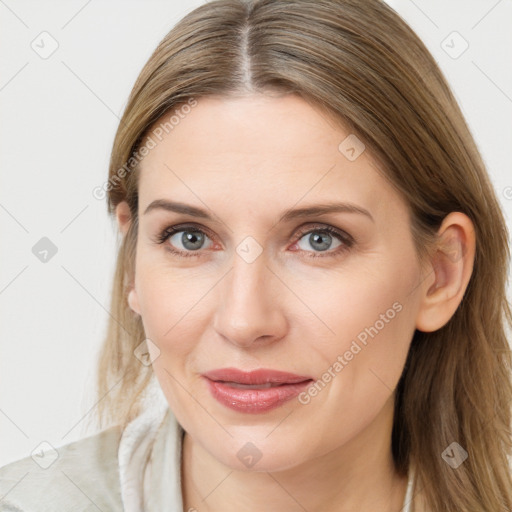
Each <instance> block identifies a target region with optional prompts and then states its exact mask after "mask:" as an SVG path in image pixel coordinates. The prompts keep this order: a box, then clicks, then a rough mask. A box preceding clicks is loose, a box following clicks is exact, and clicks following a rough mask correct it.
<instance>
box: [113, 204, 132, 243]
mask: <svg viewBox="0 0 512 512" xmlns="http://www.w3.org/2000/svg"><path fill="white" fill-rule="evenodd" d="M116 218H117V225H118V226H119V230H120V231H121V233H122V234H123V235H126V233H127V231H128V229H129V227H130V224H131V219H132V217H131V212H130V207H129V205H128V203H127V202H126V201H121V202H120V203H119V204H118V205H117V206H116Z"/></svg>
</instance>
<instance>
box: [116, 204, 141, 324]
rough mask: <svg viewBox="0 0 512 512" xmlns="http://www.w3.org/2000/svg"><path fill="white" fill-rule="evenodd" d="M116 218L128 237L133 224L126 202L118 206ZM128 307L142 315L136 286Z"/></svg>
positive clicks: (129, 297) (124, 234)
mask: <svg viewBox="0 0 512 512" xmlns="http://www.w3.org/2000/svg"><path fill="white" fill-rule="evenodd" d="M116 218H117V224H118V226H119V230H120V231H121V233H122V234H123V236H126V233H127V232H128V229H129V228H130V225H131V222H132V216H131V212H130V207H129V205H128V203H127V202H126V201H121V202H120V203H119V204H118V205H117V206H116ZM128 305H129V306H130V309H131V310H132V311H133V312H134V313H137V314H138V315H140V306H139V299H138V297H137V292H136V290H135V286H134V287H133V288H132V289H131V290H130V292H129V293H128Z"/></svg>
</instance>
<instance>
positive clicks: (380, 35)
mask: <svg viewBox="0 0 512 512" xmlns="http://www.w3.org/2000/svg"><path fill="white" fill-rule="evenodd" d="M271 90H273V91H280V92H282V93H285V94H286V93H296V94H299V95H300V96H301V97H303V98H304V99H305V100H306V101H308V102H311V103H312V104H314V105H315V106H316V107H318V108H320V109H322V110H323V111H325V112H326V113H328V114H329V115H331V116H332V117H333V118H334V119H337V120H339V121H340V122H342V123H343V126H345V127H347V126H348V127H349V128H350V130H351V133H354V134H356V135H357V137H359V138H360V139H361V140H362V141H363V142H364V144H365V145H366V147H367V149H368V150H369V151H370V152H371V154H372V156H373V157H374V159H375V161H376V162H378V163H379V164H380V166H381V167H382V169H383V170H384V173H385V175H386V177H387V179H388V180H389V182H390V183H391V184H392V185H393V186H394V187H395V188H396V190H397V191H398V192H399V193H400V194H401V195H402V196H403V197H404V199H405V200H406V201H407V203H408V205H409V208H410V212H411V218H412V225H411V232H412V236H413V239H414V242H415V246H416V249H417V251H418V255H419V256H420V257H421V258H422V259H424V258H426V257H428V255H429V254H430V252H429V251H430V249H431V247H432V243H433V241H434V240H435V235H436V231H437V228H438V227H439V226H440V224H441V222H442V220H443V218H444V217H445V216H446V215H447V214H448V213H450V212H452V211H460V212H463V213H465V214H466V215H468V216H469V218H470V219H471V220H472V222H473V224H474V227H475V234H476V256H475V261H474V268H473V274H472V277H471V279H470V282H469V285H468V288H467V290H466V293H465V295H464V297H463V300H462V302H461V304H460V306H459V308H458V309H457V311H456V312H455V314H454V315H453V317H452V318H451V319H450V321H449V322H448V323H447V324H446V325H445V326H444V327H442V328H441V329H439V330H438V331H436V332H432V333H423V332H419V331H416V332H415V334H414V336H413V339H412V342H411V346H410V351H409V354H408V358H407V361H406V364H405V367H404V371H403V375H402V377H401V379H400V381H399V384H398V387H397V389H396V402H395V417H394V425H393V433H392V451H393V457H394V461H395V465H396V469H397V471H398V472H399V473H400V474H403V475H405V474H407V472H408V470H409V467H410V464H411V463H414V466H415V468H416V475H417V479H418V480H417V481H418V482H419V485H420V486H421V488H422V489H423V493H424V495H425V496H426V498H427V501H428V505H429V507H430V508H431V509H432V510H435V511H438V512H443V511H446V512H448V511H450V512H453V511H455V510H456V511H479V512H481V511H488V512H498V511H510V510H511V509H512V481H511V475H510V466H509V460H508V457H509V456H510V455H511V444H512V434H511V409H510V408H511V402H512V382H511V367H512V358H511V351H510V346H509V344H508V341H507V337H506V333H505V329H506V328H507V327H509V326H510V325H511V320H512V318H511V311H510V308H509V304H508V302H507V299H506V279H507V272H508V260H509V248H508V241H507V229H506V224H505V221H504V218H503V214H502V212H501V211H500V207H499V203H498V201H497V199H496V196H495V193H494V191H493V188H492V185H491V183H490V180H489V178H488V175H487V172H486V170H485V166H484V163H483V161H482V158H481V156H480V154H479V152H478V150H477V147H476V145H475V142H474V140H473V138H472V136H471V134H470V131H469V129H468V127H467V125H466V122H465V120H464V117H463V115H462V113H461V111H460V109H459V106H458V105H457V102H456V100H455V99H454V97H453V95H452V93H451V91H450V88H449V86H448V84H447V82H446V80H445V78H444V77H443V74H442V72H441V71H440V70H439V68H438V66H437V65H436V62H435V60H434V59H433V58H432V56H431V55H430V53H429V52H428V50H427V49H426V47H425V46H424V44H423V43H422V42H421V40H420V39H419V38H418V37H417V35H416V34H415V33H414V32H413V31H412V30H411V29H410V28H409V26H408V25H407V24H406V23H405V22H404V21H403V20H402V19H401V18H400V17H399V16H398V15H397V14H396V13H395V12H394V11H393V10H392V9H391V8H390V7H389V6H387V5H386V4H385V3H383V2H382V1H380V0H364V1H362V0H261V1H258V0H254V1H243V0H217V1H212V2H209V3H206V4H205V5H202V6H201V7H199V8H197V9H195V10H194V11H192V12H191V13H189V14H188V15H186V16H185V17H184V18H183V19H182V20H181V21H180V22H179V23H178V24H177V25H176V26H175V27H174V28H173V29H172V30H171V31H170V32H169V33H168V34H167V35H166V36H165V38H164V39H163V40H162V41H161V43H160V44H159V46H158V47H157V48H156V50H155V51H154V53H153V54H152V56H151V57H150V59H149V61H148V62H147V64H146V65H145V66H144V68H143V69H142V71H141V73H140V75H139V77H138V79H137V81H136V83H135V85H134V87H133V90H132V92H131V95H130V97H129V100H128V104H127V106H126V109H125V112H124V114H123V117H122V119H121V122H120V125H119V128H118V131H117V134H116V137H115V141H114V145H113V149H112V155H111V161H110V170H109V181H108V186H107V187H105V190H106V191H107V192H108V211H109V213H110V214H112V215H113V214H114V211H115V207H116V206H117V205H118V204H119V203H120V202H121V201H127V202H128V204H129V206H130V210H131V214H132V219H133V222H132V224H131V226H130V229H129V231H128V233H127V234H126V236H125V237H124V238H123V239H122V241H121V242H120V248H119V254H118V259H117V267H116V271H115V276H114V284H113V290H112V303H111V314H112V318H111V320H110V323H109V325H108V332H107V333H106V338H105V341H104V345H103V348H102V352H101V355H100V361H99V368H98V397H99V398H100V401H99V407H98V412H99V415H98V416H99V418H100V420H101V423H100V425H105V423H109V422H117V423H121V424H123V425H125V424H126V423H127V422H128V421H130V420H131V419H132V418H133V417H134V416H136V415H137V414H138V413H139V412H140V410H141V407H142V404H143V397H144V392H145V390H146V389H147V387H148V383H149V382H150V381H151V380H152V378H153V377H152V369H151V366H145V365H143V364H141V363H140V361H139V360H138V359H137V358H136V357H135V356H134V350H135V348H136V347H137V346H138V345H139V344H140V343H141V342H142V341H143V340H144V338H145V336H144V329H143V326H142V322H141V319H140V317H138V316H136V315H135V314H133V313H132V311H131V310H130V309H129V307H128V304H127V293H128V290H129V289H130V287H131V286H132V284H133V276H134V257H135V247H136V240H137V208H138V199H137V198H138V196H137V187H138V175H139V168H138V164H139V162H140V149H141V148H140V146H141V143H142V141H143V140H144V137H145V135H146V134H147V133H148V129H149V128H150V127H152V126H153V125H154V123H155V122H156V121H157V120H159V119H160V118H161V116H162V115H163V114H164V113H165V114H167V113H169V114H172V112H173V111H174V110H176V109H178V108H180V107H182V106H183V105H186V104H187V102H188V103H189V104H191V102H192V101H195V99H198V98H200V97H202V96H208V95H212V94H217V95H224V96H228V95H231V94H238V93H244V92H266V91H271ZM178 113H179V112H178ZM176 115H177V114H176ZM454 441H455V442H457V443H458V444H459V445H461V446H462V447H463V448H464V449H465V450H466V451H467V452H468V458H467V460H465V462H464V463H462V464H461V465H460V466H459V467H458V468H457V469H453V468H452V467H450V465H448V464H447V463H446V462H445V461H444V460H443V458H442V456H441V454H442V452H443V451H444V450H445V449H446V448H447V447H448V446H450V445H451V444H452V443H453V442H454Z"/></svg>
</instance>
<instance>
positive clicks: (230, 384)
mask: <svg viewBox="0 0 512 512" xmlns="http://www.w3.org/2000/svg"><path fill="white" fill-rule="evenodd" d="M203 377H204V378H205V380H206V382H207V384H208V388H209V389H210V392H211V393H212V396H213V397H214V398H215V399H216V400H217V401H218V402H220V403H221V404H223V405H224V406H226V407H228V408H230V409H233V410H235V411H238V412H245V413H251V414H257V413H264V412H267V411H270V410H272V409H275V408H276V407H279V406H280V405H282V404H284V403H285V402H287V401H288V400H291V399H292V398H294V397H295V396H297V395H299V394H300V393H301V392H302V391H303V390H304V389H305V388H306V387H307V386H308V385H309V384H310V383H311V382H312V381H313V379H312V377H309V376H301V375H296V374H293V373H288V372H282V371H278V370H270V369H265V368H261V369H259V370H254V371H250V372H244V371H241V370H238V369H236V368H221V369H218V370H212V371H209V372H206V373H203Z"/></svg>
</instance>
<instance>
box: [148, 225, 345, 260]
mask: <svg viewBox="0 0 512 512" xmlns="http://www.w3.org/2000/svg"><path fill="white" fill-rule="evenodd" d="M306 235H308V238H307V239H306ZM303 238H304V239H305V240H306V243H307V244H308V245H309V246H310V247H312V248H313V251H309V250H307V248H305V247H304V246H301V245H300V244H301V241H302V239H303ZM333 238H334V242H337V245H335V246H334V250H328V249H332V243H333ZM206 240H210V245H209V246H208V247H211V245H212V241H211V238H210V237H209V236H208V234H207V232H206V231H204V230H203V229H201V228H199V227H197V226H183V225H181V226H170V227H168V228H166V229H164V230H163V231H162V232H161V233H160V234H159V235H157V237H156V240H155V242H156V243H158V244H163V243H165V242H167V241H169V242H170V243H169V244H167V246H166V249H167V250H168V251H170V252H171V254H173V255H175V256H178V257H185V258H187V257H199V256H202V255H203V251H202V249H207V248H208V247H204V244H205V241H206ZM353 244H354V239H353V238H352V237H351V236H350V235H349V234H348V233H345V232H343V231H339V230H338V229H336V228H333V227H332V226H326V225H321V226H314V227H313V228H311V227H310V228H309V229H308V230H307V231H306V230H305V229H304V228H303V229H302V231H301V232H300V233H298V234H297V235H296V236H295V242H294V243H293V245H292V247H293V246H297V247H298V248H299V250H300V252H302V253H306V256H307V257H309V258H318V257H329V256H331V257H334V256H337V255H339V254H340V253H343V252H345V251H347V250H348V249H349V248H350V247H352V245H353ZM180 245H181V247H180ZM296 250H297V249H292V252H294V251H296ZM322 252H323V253H325V254H319V253H322Z"/></svg>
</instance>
